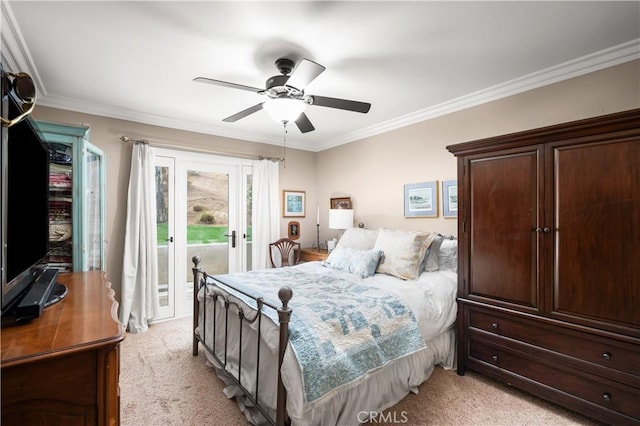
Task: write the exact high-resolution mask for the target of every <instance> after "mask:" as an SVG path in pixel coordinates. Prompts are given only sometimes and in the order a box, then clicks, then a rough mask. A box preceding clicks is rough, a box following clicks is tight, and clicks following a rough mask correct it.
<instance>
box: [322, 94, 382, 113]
mask: <svg viewBox="0 0 640 426" xmlns="http://www.w3.org/2000/svg"><path fill="white" fill-rule="evenodd" d="M311 99H312V101H313V102H311V105H318V106H323V107H328V108H337V109H346V110H347V111H355V112H361V113H363V114H366V113H367V112H369V109H370V108H371V104H369V103H366V102H358V101H349V100H347V99H338V98H327V97H325V96H315V95H314V96H311Z"/></svg>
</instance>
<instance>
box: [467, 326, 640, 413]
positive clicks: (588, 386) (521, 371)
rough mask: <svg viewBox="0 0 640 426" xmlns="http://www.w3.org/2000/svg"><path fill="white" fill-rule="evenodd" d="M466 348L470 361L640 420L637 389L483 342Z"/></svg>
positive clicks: (472, 341)
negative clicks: (478, 362) (524, 378)
mask: <svg viewBox="0 0 640 426" xmlns="http://www.w3.org/2000/svg"><path fill="white" fill-rule="evenodd" d="M468 345H469V346H468V356H469V358H470V360H471V361H473V360H477V361H480V362H482V363H484V364H489V365H492V366H494V367H496V368H499V369H502V370H506V371H508V372H510V373H513V374H516V375H518V376H522V377H526V378H528V379H531V380H534V381H535V382H538V383H542V384H544V385H546V386H549V387H552V388H554V389H557V390H559V391H562V392H566V393H568V394H570V395H574V396H575V397H578V398H580V399H583V400H585V401H589V402H591V403H593V404H597V405H598V406H601V407H603V408H606V409H609V410H613V411H615V412H618V413H622V414H624V415H626V416H630V417H632V418H634V419H636V420H640V404H638V394H639V392H640V389H637V388H633V387H631V386H627V385H624V384H621V383H616V382H613V381H609V380H607V379H604V378H596V377H595V376H589V375H584V373H582V374H581V373H580V372H578V371H577V370H575V371H574V370H572V369H570V368H567V367H565V366H562V365H553V364H552V363H549V364H547V363H543V362H540V360H541V358H540V357H536V356H534V355H526V354H525V353H524V352H519V351H517V350H514V349H509V348H506V347H502V346H499V345H493V344H491V343H489V342H485V341H482V340H475V339H471V340H470V341H469V342H468Z"/></svg>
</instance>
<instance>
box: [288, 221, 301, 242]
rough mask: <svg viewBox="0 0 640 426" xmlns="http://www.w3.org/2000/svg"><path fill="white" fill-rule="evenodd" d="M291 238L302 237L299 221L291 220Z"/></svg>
mask: <svg viewBox="0 0 640 426" xmlns="http://www.w3.org/2000/svg"><path fill="white" fill-rule="evenodd" d="M288 228H289V234H288V235H289V239H290V240H297V239H298V238H300V223H299V222H289V226H288Z"/></svg>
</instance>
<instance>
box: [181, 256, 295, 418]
mask: <svg viewBox="0 0 640 426" xmlns="http://www.w3.org/2000/svg"><path fill="white" fill-rule="evenodd" d="M191 260H192V261H193V265H194V266H193V268H192V270H193V286H194V289H193V330H192V333H193V348H192V354H193V356H197V355H198V344H199V343H200V344H202V346H203V348H204V349H205V350H206V351H207V353H208V354H209V355H210V356H212V357H213V358H214V359H215V360H216V361H217V362H218V363H219V364H220V365H221V366H222V367H223V368H225V367H226V366H227V349H228V347H229V346H230V345H232V344H237V345H238V351H239V352H238V375H237V377H236V376H235V375H234V374H230V378H231V380H233V382H234V383H235V384H236V385H238V387H239V388H240V389H241V390H242V392H243V393H244V395H245V396H246V397H247V398H248V399H249V400H251V402H252V403H253V404H254V405H255V406H256V408H257V409H258V410H259V411H260V413H262V415H263V416H264V417H265V418H266V419H267V421H269V423H271V424H274V425H278V426H281V425H285V424H288V423H289V419H288V415H287V409H286V401H287V393H286V389H285V387H284V384H283V382H282V375H281V369H282V362H283V359H284V353H285V350H286V348H287V345H288V343H289V319H290V318H291V309H290V308H289V301H290V300H291V298H292V296H293V292H292V290H291V289H290V288H289V287H282V288H281V289H280V290H279V291H278V298H279V299H280V301H281V302H282V305H281V306H273V305H271V304H269V303H267V302H265V301H264V300H263V299H262V298H261V297H255V296H253V295H251V294H247V293H245V292H244V291H242V290H240V289H237V288H234V287H232V286H230V285H227V284H223V283H221V282H219V281H216V280H215V279H213V278H212V277H211V276H210V275H208V274H207V273H206V272H204V271H202V269H201V268H200V261H201V259H200V256H193V258H192V259H191ZM207 278H211V280H210V281H209V284H210V285H209V286H207V285H205V284H206V283H207ZM203 288H204V292H205V295H204V299H203V300H204V301H205V304H206V300H207V297H208V296H209V297H211V298H213V300H214V314H213V315H212V316H213V318H211V319H209V321H207V312H206V311H207V310H206V309H204V310H203V321H202V324H201V325H200V324H199V313H200V301H199V300H198V293H199V292H200V290H201V289H203ZM228 289H232V290H233V291H236V292H238V293H240V294H242V295H243V296H245V297H247V298H248V299H251V300H253V301H255V304H256V307H257V310H256V312H245V309H244V308H245V307H247V305H246V304H245V303H244V302H243V301H242V300H241V299H239V298H238V297H237V296H235V295H233V294H231V293H230V292H229V290H228ZM218 299H220V300H222V301H223V304H221V305H223V306H222V307H220V309H224V324H221V327H223V328H222V330H223V331H224V333H225V336H224V347H223V348H222V350H223V356H222V357H220V356H218V354H217V353H216V347H215V346H216V330H217V329H218V327H216V325H217V324H216V320H217V316H216V313H215V312H216V309H218V305H219V304H218V303H217V301H218ZM232 306H233V307H235V309H234V312H235V311H237V315H238V319H239V324H240V334H239V341H238V342H231V341H229V339H227V330H228V326H229V324H228V317H229V313H230V310H229V309H230V308H231V307H232ZM264 309H273V310H274V311H276V312H277V313H278V324H276V325H277V327H278V332H279V342H278V371H277V374H278V388H277V390H276V392H277V394H276V415H275V419H274V418H272V416H271V415H269V412H268V410H267V409H266V407H265V406H264V405H263V404H262V403H261V402H260V401H259V400H258V390H259V372H260V346H261V345H260V339H261V322H262V318H263V316H264V315H265V313H264V311H263V310H264ZM255 321H258V325H257V340H258V341H257V342H256V348H257V354H256V371H255V378H256V381H255V394H252V392H251V390H249V389H247V388H246V387H245V386H244V385H243V384H242V383H241V377H242V376H241V370H242V326H243V323H248V324H253V323H254V322H255ZM209 322H210V323H211V324H210V325H211V328H212V330H213V331H212V333H213V340H212V342H213V343H212V346H209V345H208V344H207V343H206V336H207V332H208V325H209ZM199 325H200V329H199V333H198V332H197V331H196V329H198V326H199ZM227 372H228V371H227ZM228 373H229V372H228Z"/></svg>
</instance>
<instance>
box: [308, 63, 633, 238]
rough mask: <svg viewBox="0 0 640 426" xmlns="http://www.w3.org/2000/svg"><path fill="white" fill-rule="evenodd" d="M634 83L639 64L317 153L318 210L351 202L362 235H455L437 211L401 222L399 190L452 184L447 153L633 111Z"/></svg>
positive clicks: (452, 160)
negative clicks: (339, 200) (454, 147)
mask: <svg viewBox="0 0 640 426" xmlns="http://www.w3.org/2000/svg"><path fill="white" fill-rule="evenodd" d="M639 76H640V61H633V62H629V63H626V64H622V65H619V66H615V67H612V68H609V69H606V70H602V71H599V72H595V73H592V74H588V75H585V76H581V77H577V78H573V79H570V80H566V81H564V82H560V83H556V84H552V85H549V86H546V87H542V88H539V89H535V90H531V91H529V92H525V93H522V94H519V95H514V96H511V97H508V98H504V99H501V100H497V101H494V102H490V103H486V104H483V105H480V106H477V107H473V108H469V109H466V110H462V111H458V112H455V113H451V114H447V115H444V116H441V117H438V118H434V119H431V120H427V121H424V122H420V123H417V124H414V125H411V126H407V127H404V128H401V129H398V130H394V131H390V132H388V133H384V134H380V135H376V136H373V137H369V138H366V139H362V140H359V141H357V142H353V143H350V144H348V145H343V146H340V147H336V148H332V149H328V150H325V151H323V152H320V153H318V154H317V158H316V165H317V166H316V167H317V170H318V181H317V182H318V184H317V185H318V187H317V191H318V196H319V198H320V200H321V204H320V205H321V206H323V205H328V204H329V199H330V198H331V197H335V196H351V197H352V202H353V206H354V210H355V211H354V215H355V221H356V223H357V222H363V223H364V224H365V227H367V228H378V227H382V226H384V227H388V228H394V229H407V230H432V231H440V232H445V233H451V234H457V229H456V226H457V221H456V220H454V219H444V218H442V215H441V211H440V215H439V217H438V218H405V217H404V190H403V186H404V185H405V184H409V183H417V182H429V181H434V180H437V181H438V183H439V184H440V182H441V181H442V180H448V179H452V178H454V179H455V178H456V159H455V157H454V156H453V155H451V154H450V153H449V152H448V151H447V150H446V146H447V145H450V144H455V143H459V142H465V141H469V140H474V139H479V138H484V137H489V136H496V135H500V134H506V133H512V132H517V131H521V130H526V129H533V128H536V127H541V126H547V125H552V124H557V123H562V122H566V121H572V120H578V119H582V118H588V117H593V116H598V115H602V114H607V113H613V112H618V111H624V110H628V109H632V108H638V107H640V78H639ZM374 107H375V106H374ZM327 208H328V207H327ZM321 225H322V226H321V229H322V230H324V232H322V233H321V238H322V239H328V238H332V237H333V236H335V235H337V234H336V231H332V230H328V229H327V228H326V225H327V220H326V218H325V219H324V220H322V221H321Z"/></svg>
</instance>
